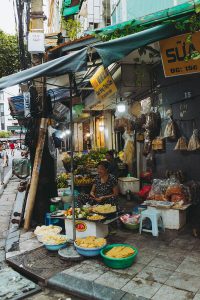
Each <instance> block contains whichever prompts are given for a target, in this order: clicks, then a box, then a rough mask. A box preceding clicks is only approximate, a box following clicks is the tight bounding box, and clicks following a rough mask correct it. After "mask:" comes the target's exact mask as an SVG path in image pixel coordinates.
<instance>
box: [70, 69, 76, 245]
mask: <svg viewBox="0 0 200 300" xmlns="http://www.w3.org/2000/svg"><path fill="white" fill-rule="evenodd" d="M69 83H70V130H71V135H70V156H71V195H72V224H73V241H75V240H76V221H75V199H74V123H73V114H72V108H73V96H72V92H73V91H72V90H73V74H69Z"/></svg>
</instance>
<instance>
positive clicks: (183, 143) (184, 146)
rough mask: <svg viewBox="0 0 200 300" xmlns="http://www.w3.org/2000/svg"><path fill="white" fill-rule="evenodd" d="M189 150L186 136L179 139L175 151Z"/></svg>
mask: <svg viewBox="0 0 200 300" xmlns="http://www.w3.org/2000/svg"><path fill="white" fill-rule="evenodd" d="M187 149H188V146H187V141H186V138H185V137H184V136H181V137H180V138H179V139H178V141H177V143H176V146H175V148H174V150H180V151H187Z"/></svg>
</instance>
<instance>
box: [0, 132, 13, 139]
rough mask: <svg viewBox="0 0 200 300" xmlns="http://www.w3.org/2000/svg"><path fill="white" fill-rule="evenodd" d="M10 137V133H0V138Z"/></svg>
mask: <svg viewBox="0 0 200 300" xmlns="http://www.w3.org/2000/svg"><path fill="white" fill-rule="evenodd" d="M11 135H12V133H11V132H10V131H0V138H9V137H10V136H11Z"/></svg>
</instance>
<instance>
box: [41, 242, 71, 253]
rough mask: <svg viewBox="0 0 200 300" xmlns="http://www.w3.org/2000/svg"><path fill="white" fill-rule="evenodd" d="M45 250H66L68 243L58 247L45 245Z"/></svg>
mask: <svg viewBox="0 0 200 300" xmlns="http://www.w3.org/2000/svg"><path fill="white" fill-rule="evenodd" d="M44 246H45V248H46V249H47V250H50V251H58V250H59V249H62V248H65V247H66V246H67V242H65V243H63V244H58V245H48V244H44Z"/></svg>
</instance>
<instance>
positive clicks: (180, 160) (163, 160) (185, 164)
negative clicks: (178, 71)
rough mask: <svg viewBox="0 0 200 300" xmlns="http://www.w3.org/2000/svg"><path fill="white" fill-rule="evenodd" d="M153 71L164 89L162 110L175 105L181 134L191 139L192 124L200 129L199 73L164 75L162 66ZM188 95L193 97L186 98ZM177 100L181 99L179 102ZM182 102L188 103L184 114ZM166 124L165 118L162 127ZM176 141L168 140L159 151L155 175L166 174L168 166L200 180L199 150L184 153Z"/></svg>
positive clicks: (161, 89) (189, 177)
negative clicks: (175, 148) (164, 146)
mask: <svg viewBox="0 0 200 300" xmlns="http://www.w3.org/2000/svg"><path fill="white" fill-rule="evenodd" d="M154 75H155V79H156V81H157V83H158V84H160V85H161V87H160V88H159V90H160V92H161V94H160V100H161V101H162V107H163V108H162V112H163V113H165V111H166V110H167V109H168V108H170V107H171V108H172V111H173V117H174V119H175V120H176V122H177V124H178V126H179V129H180V132H181V134H182V135H184V136H185V137H186V138H187V140H189V138H190V137H191V135H192V131H193V128H198V129H200V90H199V82H200V75H199V74H195V75H187V76H177V77H172V78H165V77H164V74H163V69H162V67H161V66H160V67H158V68H157V69H156V70H155V73H154ZM188 96H191V97H194V98H187V97H188ZM181 100H182V101H181ZM178 101H181V102H179V103H176V102H178ZM183 104H184V105H185V108H186V112H185V113H184V115H183V117H181V115H180V114H181V110H182V108H183ZM165 125H166V120H163V122H162V129H163V130H164V128H165ZM175 145H176V142H169V141H168V142H167V143H166V151H165V152H164V153H162V154H161V153H160V154H156V156H155V158H156V168H155V176H156V177H163V176H164V174H165V171H166V169H168V170H183V172H184V173H185V174H186V176H187V179H198V180H200V170H199V166H200V151H197V152H189V151H188V152H185V153H184V152H179V151H174V147H175Z"/></svg>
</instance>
